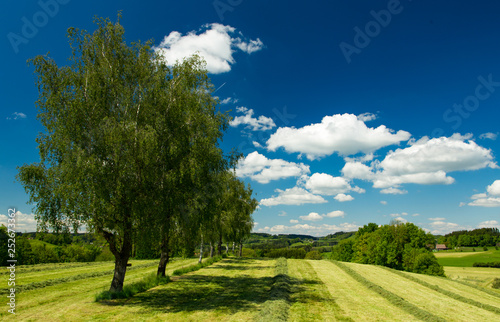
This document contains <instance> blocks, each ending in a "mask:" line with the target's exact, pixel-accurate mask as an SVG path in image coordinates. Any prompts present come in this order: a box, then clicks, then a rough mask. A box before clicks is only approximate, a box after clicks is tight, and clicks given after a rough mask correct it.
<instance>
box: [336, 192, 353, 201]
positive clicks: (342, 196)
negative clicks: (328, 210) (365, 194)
mask: <svg viewBox="0 0 500 322" xmlns="http://www.w3.org/2000/svg"><path fill="white" fill-rule="evenodd" d="M333 199H335V200H337V201H338V202H346V201H352V200H354V198H353V197H352V196H351V195H346V194H344V193H339V194H338V195H336V196H335V197H333Z"/></svg>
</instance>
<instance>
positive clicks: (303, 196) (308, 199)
mask: <svg viewBox="0 0 500 322" xmlns="http://www.w3.org/2000/svg"><path fill="white" fill-rule="evenodd" d="M275 192H277V193H278V195H277V196H273V197H271V198H266V199H261V200H260V204H261V205H263V206H277V205H295V206H298V205H303V204H309V203H312V204H315V203H325V202H327V201H326V200H325V199H324V198H323V197H321V196H318V195H315V194H312V193H310V192H309V191H307V190H305V189H303V188H300V187H293V188H290V189H286V190H281V189H276V190H275Z"/></svg>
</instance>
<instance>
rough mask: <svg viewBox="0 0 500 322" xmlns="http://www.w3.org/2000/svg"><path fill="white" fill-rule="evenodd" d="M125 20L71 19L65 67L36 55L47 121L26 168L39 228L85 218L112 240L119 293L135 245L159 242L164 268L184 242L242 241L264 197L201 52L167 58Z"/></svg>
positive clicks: (22, 176)
mask: <svg viewBox="0 0 500 322" xmlns="http://www.w3.org/2000/svg"><path fill="white" fill-rule="evenodd" d="M119 21H120V15H119V16H118V20H117V22H116V23H112V22H111V21H109V19H102V18H96V19H95V23H96V24H97V29H96V31H95V32H93V33H92V34H90V33H88V32H87V31H85V30H80V29H77V28H70V29H69V30H68V37H69V40H70V41H69V42H70V47H71V50H72V55H71V57H70V59H69V65H67V66H58V65H57V64H56V62H55V61H54V60H53V59H51V58H49V57H48V56H37V57H35V58H34V59H31V60H30V63H31V64H32V65H33V66H34V68H35V74H36V75H37V81H36V84H37V86H38V91H39V98H38V100H37V102H36V105H37V108H38V112H39V113H38V119H39V120H40V122H41V123H42V125H43V127H44V131H43V132H42V133H40V134H39V136H38V138H37V142H38V148H39V153H40V162H38V163H33V164H29V165H23V166H21V167H19V174H18V180H19V181H20V182H21V183H22V184H23V186H24V188H25V190H26V192H27V193H28V195H29V198H30V202H32V203H35V216H36V219H37V222H38V225H39V228H40V229H41V230H48V229H49V228H50V229H52V230H54V231H55V232H59V231H61V230H63V229H67V228H68V227H71V228H72V229H73V231H75V232H76V231H77V230H78V227H81V226H82V225H85V226H86V228H87V229H88V230H89V231H91V232H96V233H98V234H100V235H101V236H102V237H103V238H104V239H105V240H106V241H107V243H108V245H109V249H110V251H111V253H112V254H113V255H114V258H115V271H114V276H113V280H112V282H111V287H110V291H111V292H119V291H121V290H122V289H123V281H124V278H125V273H126V269H127V262H128V260H129V258H130V256H131V253H132V249H133V245H141V247H142V248H147V247H152V248H153V249H158V250H159V252H160V261H159V264H158V271H157V274H158V275H159V276H164V275H165V267H166V265H167V263H168V262H169V259H170V257H171V255H172V252H173V250H174V248H176V247H177V246H178V245H179V244H181V245H193V244H195V243H199V245H200V250H201V252H202V251H203V248H204V247H203V245H204V244H205V243H208V244H209V245H213V246H214V247H216V248H217V249H216V251H217V252H218V253H219V254H220V253H221V252H222V242H223V240H224V239H225V240H230V241H232V242H236V243H238V244H239V245H240V249H241V242H242V240H243V238H244V237H245V236H247V235H248V234H249V233H250V231H251V229H252V226H253V220H252V217H251V214H252V212H253V211H254V210H255V209H256V207H257V201H256V200H255V199H254V198H252V190H251V188H250V186H247V185H245V184H244V183H243V182H242V181H240V180H239V179H238V178H237V177H236V175H235V173H234V169H235V167H236V164H237V162H238V160H239V159H240V158H241V154H240V153H238V152H237V151H234V150H233V151H231V152H230V153H229V154H225V153H223V151H222V149H221V148H220V142H221V140H222V137H223V134H224V132H225V130H226V129H227V128H228V125H229V120H230V117H229V115H228V114H227V113H222V112H221V111H220V110H219V109H218V100H217V99H216V98H215V97H213V96H212V93H213V85H212V84H211V82H210V80H209V78H208V77H207V72H206V67H205V63H204V61H203V60H202V59H201V58H200V57H199V56H197V55H194V56H192V57H188V58H186V59H184V60H183V61H181V62H176V63H175V64H170V65H167V63H166V62H165V60H164V59H162V57H160V56H159V54H157V53H155V52H154V50H152V42H151V41H148V42H146V43H141V42H135V43H131V44H127V43H126V42H125V37H124V29H123V27H122V26H121V25H120V22H119ZM201 256H203V255H202V254H201ZM201 256H200V260H201Z"/></svg>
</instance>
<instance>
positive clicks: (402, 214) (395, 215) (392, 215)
mask: <svg viewBox="0 0 500 322" xmlns="http://www.w3.org/2000/svg"><path fill="white" fill-rule="evenodd" d="M389 216H391V217H401V216H408V213H407V212H402V213H400V214H390V215H389Z"/></svg>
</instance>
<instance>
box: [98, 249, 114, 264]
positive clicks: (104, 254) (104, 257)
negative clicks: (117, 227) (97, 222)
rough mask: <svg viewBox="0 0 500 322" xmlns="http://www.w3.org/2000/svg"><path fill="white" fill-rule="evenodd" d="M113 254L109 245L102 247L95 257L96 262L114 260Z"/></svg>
mask: <svg viewBox="0 0 500 322" xmlns="http://www.w3.org/2000/svg"><path fill="white" fill-rule="evenodd" d="M114 260H115V256H114V255H113V253H111V251H110V250H109V247H107V246H106V247H103V249H102V251H101V253H100V254H99V255H98V256H97V257H96V258H95V261H96V262H107V261H114Z"/></svg>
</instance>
